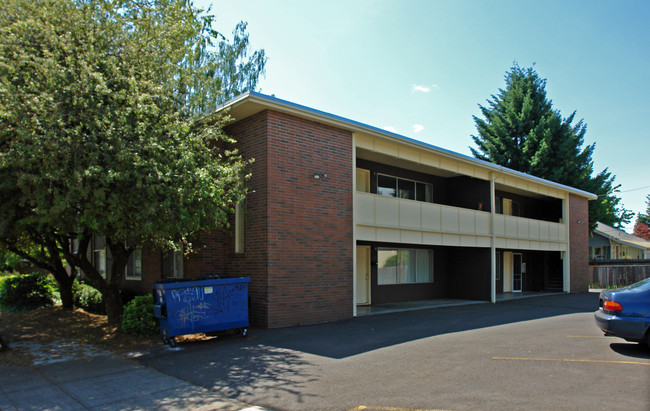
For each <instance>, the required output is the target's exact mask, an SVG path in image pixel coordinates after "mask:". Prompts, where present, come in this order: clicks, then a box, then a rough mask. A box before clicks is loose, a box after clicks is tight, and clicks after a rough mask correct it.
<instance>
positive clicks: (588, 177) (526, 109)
mask: <svg viewBox="0 0 650 411" xmlns="http://www.w3.org/2000/svg"><path fill="white" fill-rule="evenodd" d="M505 81H506V87H505V89H499V93H498V94H497V95H492V96H491V100H488V105H487V106H482V105H479V108H480V110H481V114H482V115H483V117H484V118H483V119H481V118H478V117H476V116H474V122H475V124H476V128H477V132H478V135H473V136H472V139H473V140H474V143H475V144H476V146H477V147H476V148H473V147H470V150H471V152H472V154H473V155H474V157H476V158H479V159H482V160H485V161H490V162H493V163H495V164H499V165H502V166H505V167H508V168H511V169H513V170H517V171H522V172H524V173H527V174H531V175H534V176H537V177H541V178H545V179H547V180H551V181H554V182H557V183H560V184H564V185H569V186H572V187H575V188H578V189H581V190H585V191H589V192H592V193H595V194H597V195H598V199H597V200H594V201H591V202H590V203H589V219H590V221H589V222H590V228H591V229H592V230H593V228H594V227H595V224H596V222H597V221H601V222H603V223H606V224H609V225H613V226H620V225H621V224H623V223H626V222H629V221H630V219H631V216H632V214H631V213H630V212H629V211H627V210H625V209H624V208H622V207H620V205H619V203H620V198H618V197H616V196H615V195H614V193H615V192H616V191H617V190H618V188H619V185H614V179H615V176H613V175H612V174H611V172H609V171H608V170H607V169H605V170H603V171H601V172H599V173H597V174H596V175H593V173H594V169H593V168H594V165H593V160H592V158H591V157H592V154H593V151H594V149H595V143H594V144H592V145H587V146H584V147H583V144H584V136H585V134H586V132H587V126H586V124H584V122H583V121H582V120H580V121H578V122H577V123H575V124H573V122H574V118H575V114H576V113H575V111H574V112H573V113H571V115H570V116H569V117H567V118H563V117H562V115H561V114H560V111H559V110H553V106H552V103H551V101H550V100H549V99H548V98H547V95H546V80H545V79H542V78H540V77H539V75H538V74H537V72H536V71H535V70H534V69H533V68H532V67H530V68H526V69H523V68H521V67H519V65H518V64H516V63H515V64H514V66H513V67H512V68H511V69H510V71H509V72H506V75H505Z"/></svg>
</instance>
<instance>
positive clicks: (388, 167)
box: [98, 93, 596, 327]
mask: <svg viewBox="0 0 650 411" xmlns="http://www.w3.org/2000/svg"><path fill="white" fill-rule="evenodd" d="M222 110H223V111H225V110H228V113H229V114H230V116H231V117H232V118H233V121H232V122H231V123H230V124H229V125H228V126H227V127H226V129H225V131H226V133H227V134H228V135H230V136H232V137H233V138H234V139H235V140H236V141H237V144H236V146H237V148H238V149H239V151H240V153H241V154H242V155H243V156H244V157H245V158H248V159H250V158H253V159H255V161H254V163H253V164H252V165H251V168H250V169H251V172H252V178H251V180H250V188H251V190H250V192H249V194H248V196H247V198H246V201H245V203H244V204H242V205H241V206H240V207H238V209H237V213H236V215H235V216H234V217H233V219H232V224H231V229H230V230H228V232H218V231H215V232H206V233H204V234H203V235H202V236H201V238H200V239H199V240H198V241H197V242H195V243H194V244H193V245H194V249H196V250H199V251H198V253H196V254H195V255H193V256H191V257H190V258H186V259H183V258H182V257H181V255H180V254H176V255H169V256H165V257H163V256H161V255H160V253H155V252H151V251H148V250H142V251H141V252H139V253H138V254H137V255H136V256H135V257H133V258H132V259H133V260H134V261H132V262H131V263H130V267H132V269H131V272H130V276H128V277H127V281H126V285H127V287H129V288H131V289H133V290H139V291H140V292H149V291H150V290H151V284H152V283H153V281H155V280H158V279H160V278H166V277H200V276H208V275H232V276H247V277H250V280H251V281H250V284H249V293H250V303H251V307H250V316H251V322H252V323H253V324H256V325H258V326H263V327H280V326H288V325H295V324H309V323H318V322H325V321H335V320H341V319H346V318H351V317H353V316H356V315H357V307H358V306H360V305H368V304H371V305H377V304H382V303H390V302H402V301H411V300H435V299H449V298H451V299H465V300H483V301H492V302H494V301H496V297H497V295H498V294H501V293H509V292H520V291H534V292H537V291H564V292H586V291H587V290H588V285H589V276H588V271H587V265H588V252H587V251H588V248H587V244H588V237H589V236H588V221H587V220H588V211H587V205H588V201H589V200H592V199H595V198H596V196H594V195H593V194H591V193H587V192H584V191H581V190H578V189H574V188H571V187H567V186H564V185H560V184H557V183H553V182H550V181H547V180H543V179H540V178H537V177H533V176H530V175H527V174H524V173H520V172H517V171H513V170H509V169H507V168H504V167H501V166H497V165H494V164H491V163H487V162H484V161H480V160H477V159H474V158H471V157H468V156H465V155H462V154H458V153H454V152H451V151H448V150H445V149H442V148H439V147H435V146H432V145H429V144H426V143H423V142H420V141H416V140H412V139H409V138H406V137H403V136H400V135H397V134H394V133H391V132H388V131H385V130H382V129H378V128H375V127H371V126H368V125H365V124H362V123H358V122H355V121H352V120H348V119H346V118H342V117H338V116H335V115H332V114H329V113H325V112H322V111H318V110H315V109H311V108H308V107H304V106H301V105H298V104H294V103H291V102H288V101H284V100H279V99H277V98H274V97H270V96H266V95H263V94H259V93H246V94H244V95H242V96H240V97H238V98H235V99H234V100H232V101H230V102H228V103H227V104H226V105H225V106H224V107H223V108H222ZM100 245H101V244H100ZM98 255H99V256H100V258H102V257H101V255H102V252H101V247H100V248H99V249H98Z"/></svg>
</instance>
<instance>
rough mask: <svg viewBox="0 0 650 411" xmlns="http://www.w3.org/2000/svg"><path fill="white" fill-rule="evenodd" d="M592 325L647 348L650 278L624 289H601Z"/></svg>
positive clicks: (649, 323) (649, 346) (649, 338)
mask: <svg viewBox="0 0 650 411" xmlns="http://www.w3.org/2000/svg"><path fill="white" fill-rule="evenodd" d="M598 306H599V307H600V309H599V310H598V311H596V313H595V314H594V315H595V317H596V325H598V327H599V328H600V329H601V330H603V331H604V332H605V335H613V336H616V337H621V338H624V339H625V340H627V341H633V342H638V343H640V344H646V345H647V346H648V348H650V278H646V279H645V280H642V281H639V282H638V283H634V284H632V285H629V286H627V287H624V288H617V289H614V290H603V291H602V292H601V293H600V297H599V299H598Z"/></svg>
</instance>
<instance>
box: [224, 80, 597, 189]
mask: <svg viewBox="0 0 650 411" xmlns="http://www.w3.org/2000/svg"><path fill="white" fill-rule="evenodd" d="M248 103H256V104H259V105H261V106H263V107H264V108H266V109H273V110H277V111H281V112H284V113H288V114H292V115H295V116H297V117H301V118H306V119H309V120H313V121H316V122H319V123H324V124H328V125H331V126H335V127H338V128H343V129H346V130H349V131H352V132H362V133H366V134H370V135H372V136H375V137H380V138H383V139H388V140H392V141H395V142H398V143H401V144H409V145H411V146H413V147H416V148H419V149H424V150H427V151H431V152H433V153H435V154H437V155H441V156H443V157H447V158H450V159H453V160H456V161H460V162H462V163H466V164H470V165H472V166H479V167H482V168H485V169H488V170H490V171H493V172H498V173H501V174H507V175H510V176H513V177H516V178H519V179H522V180H527V181H531V182H534V183H537V184H542V185H545V186H548V187H552V188H555V189H559V190H562V191H566V192H569V193H572V194H575V195H578V196H580V197H585V198H587V199H589V200H595V199H596V198H598V196H597V195H595V194H593V193H590V192H587V191H583V190H580V189H577V188H574V187H570V186H566V185H564V184H559V183H555V182H553V181H549V180H546V179H543V178H540V177H535V176H532V175H530V174H526V173H522V172H521V171H516V170H512V169H509V168H507V167H503V166H500V165H497V164H494V163H490V162H488V161H484V160H480V159H477V158H473V157H470V156H467V155H465V154H461V153H457V152H455V151H451V150H447V149H445V148H442V147H438V146H435V145H433V144H428V143H425V142H422V141H419V140H415V139H412V138H409V137H405V136H402V135H400V134H397V133H392V132H390V131H387V130H384V129H380V128H377V127H373V126H370V125H367V124H363V123H360V122H358V121H354V120H350V119H348V118H345V117H341V116H337V115H335V114H331V113H327V112H325V111H320V110H316V109H313V108H310V107H306V106H303V105H300V104H296V103H292V102H290V101H287V100H282V99H279V98H277V97H272V96H268V95H266V94H262V93H257V92H251V91H248V92H246V93H244V94H241V95H239V96H237V97H235V98H233V99H232V100H230V101H228V102H226V103H225V104H223V105H222V106H220V107H219V108H217V110H216V111H217V112H220V111H224V110H230V111H232V110H233V109H236V108H237V107H238V106H241V105H244V104H248ZM234 121H237V119H234Z"/></svg>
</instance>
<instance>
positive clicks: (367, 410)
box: [350, 405, 445, 411]
mask: <svg viewBox="0 0 650 411" xmlns="http://www.w3.org/2000/svg"><path fill="white" fill-rule="evenodd" d="M350 411H445V410H430V409H426V410H425V409H422V408H401V407H372V406H368V405H359V406H358V407H356V408H352V409H351V410H350Z"/></svg>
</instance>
